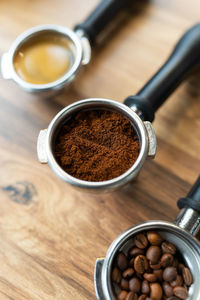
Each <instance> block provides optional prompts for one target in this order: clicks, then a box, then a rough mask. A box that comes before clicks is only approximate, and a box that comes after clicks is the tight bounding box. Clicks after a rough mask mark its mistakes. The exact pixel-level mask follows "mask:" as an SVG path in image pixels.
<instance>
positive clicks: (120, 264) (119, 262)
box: [117, 252, 128, 271]
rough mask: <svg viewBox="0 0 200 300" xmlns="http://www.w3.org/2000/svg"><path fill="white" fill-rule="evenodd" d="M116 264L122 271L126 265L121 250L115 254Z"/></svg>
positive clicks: (125, 259)
mask: <svg viewBox="0 0 200 300" xmlns="http://www.w3.org/2000/svg"><path fill="white" fill-rule="evenodd" d="M117 265H118V268H119V269H120V270H121V271H124V270H126V269H127V267H128V259H127V257H126V255H125V254H124V253H123V252H120V253H119V254H118V256H117Z"/></svg>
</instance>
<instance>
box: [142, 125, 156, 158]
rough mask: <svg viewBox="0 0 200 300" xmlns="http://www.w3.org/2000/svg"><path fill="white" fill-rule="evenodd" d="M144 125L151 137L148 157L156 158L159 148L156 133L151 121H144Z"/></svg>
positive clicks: (149, 137)
mask: <svg viewBox="0 0 200 300" xmlns="http://www.w3.org/2000/svg"><path fill="white" fill-rule="evenodd" d="M144 126H145V127H146V130H147V134H148V139H149V150H148V158H154V157H155V155H156V148H157V141H156V135H155V132H154V129H153V127H152V124H151V122H149V121H144Z"/></svg>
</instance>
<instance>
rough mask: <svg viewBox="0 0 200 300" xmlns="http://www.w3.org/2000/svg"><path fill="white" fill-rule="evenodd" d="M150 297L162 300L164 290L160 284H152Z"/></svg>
mask: <svg viewBox="0 0 200 300" xmlns="http://www.w3.org/2000/svg"><path fill="white" fill-rule="evenodd" d="M150 290H151V292H150V297H151V298H153V299H154V300H161V299H162V294H163V292H162V288H161V286H160V284H159V283H151V284H150Z"/></svg>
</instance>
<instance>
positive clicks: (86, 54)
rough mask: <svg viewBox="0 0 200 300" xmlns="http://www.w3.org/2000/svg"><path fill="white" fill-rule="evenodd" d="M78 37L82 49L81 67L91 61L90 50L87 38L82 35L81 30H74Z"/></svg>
mask: <svg viewBox="0 0 200 300" xmlns="http://www.w3.org/2000/svg"><path fill="white" fill-rule="evenodd" d="M75 32H76V34H77V35H78V37H79V38H80V41H81V45H82V49H83V56H82V65H83V66H85V65H88V64H89V62H90V61H91V56H92V49H91V45H90V42H89V40H88V38H87V37H86V36H85V35H84V31H83V30H80V29H79V30H76V31H75Z"/></svg>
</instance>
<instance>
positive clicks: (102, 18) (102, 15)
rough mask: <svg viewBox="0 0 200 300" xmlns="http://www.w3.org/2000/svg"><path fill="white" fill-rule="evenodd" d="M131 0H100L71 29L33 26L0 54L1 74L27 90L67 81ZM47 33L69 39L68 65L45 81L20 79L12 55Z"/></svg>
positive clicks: (56, 87)
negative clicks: (68, 66) (88, 13)
mask: <svg viewBox="0 0 200 300" xmlns="http://www.w3.org/2000/svg"><path fill="white" fill-rule="evenodd" d="M129 3H130V0H103V1H100V3H99V4H98V6H97V7H96V8H95V9H94V10H93V11H92V13H91V14H90V15H89V16H88V17H87V18H86V20H85V21H84V22H83V23H81V24H78V25H76V26H75V27H74V30H71V29H69V28H67V27H63V26H59V25H54V24H46V25H40V26H36V27H33V28H31V29H29V30H27V31H25V32H24V33H22V34H21V35H20V36H18V37H17V39H16V40H15V41H14V42H13V44H12V45H11V47H10V49H9V51H8V52H7V53H4V54H3V55H2V57H1V73H2V76H3V78H5V79H12V80H14V81H15V82H16V83H17V84H18V85H19V86H20V87H22V88H23V89H24V90H26V91H28V92H42V91H50V90H59V89H61V88H63V86H66V85H67V84H69V83H70V82H71V81H72V80H73V79H74V78H75V77H76V75H77V73H78V72H79V70H80V69H81V67H82V66H83V65H87V64H88V63H89V62H90V59H91V47H92V46H93V45H94V44H95V41H96V39H97V37H98V36H99V34H100V33H101V32H102V31H103V30H104V29H105V27H106V26H107V25H108V23H110V21H111V20H112V19H113V18H114V17H115V16H116V15H117V13H118V12H119V11H120V10H121V9H123V8H124V7H125V6H127V4H129ZM49 34H54V35H56V36H61V37H63V38H64V39H65V40H67V41H68V42H69V43H68V44H69V50H70V68H69V69H68V70H67V71H66V73H65V74H64V75H62V76H61V77H60V78H59V79H57V80H55V81H53V82H50V83H47V84H33V83H29V82H27V81H25V80H24V79H22V78H21V77H20V76H19V75H18V73H17V72H16V70H15V67H14V58H15V55H16V53H17V51H18V50H19V49H20V48H21V47H22V46H23V45H26V44H27V43H29V42H32V41H34V40H35V39H37V38H40V39H41V38H42V37H45V36H47V35H49Z"/></svg>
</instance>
